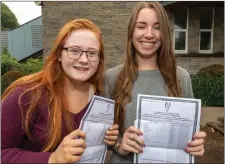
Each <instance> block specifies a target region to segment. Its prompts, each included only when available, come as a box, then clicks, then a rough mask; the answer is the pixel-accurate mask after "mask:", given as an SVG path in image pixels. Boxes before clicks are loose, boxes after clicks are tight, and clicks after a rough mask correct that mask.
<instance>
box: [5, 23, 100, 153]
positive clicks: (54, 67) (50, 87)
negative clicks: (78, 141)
mask: <svg viewBox="0 0 225 164" xmlns="http://www.w3.org/2000/svg"><path fill="white" fill-rule="evenodd" d="M79 29H87V30H90V31H91V32H93V33H94V34H95V35H96V37H97V38H98V41H99V47H100V50H99V54H100V55H99V56H100V62H99V65H98V69H97V71H96V72H95V74H94V75H93V76H92V77H91V78H90V79H89V81H90V82H91V83H92V84H93V86H94V88H95V92H97V93H98V94H99V95H103V87H102V86H103V76H104V54H103V51H104V48H103V41H102V35H101V32H100V29H99V28H98V27H97V26H96V25H95V24H94V23H93V22H91V21H89V20H87V19H75V20H72V21H70V22H68V23H67V24H66V25H65V26H64V27H63V28H62V29H61V30H60V32H59V34H58V36H57V38H56V40H55V42H54V45H53V47H52V49H51V52H50V54H49V56H48V57H47V59H46V62H45V64H44V66H43V68H42V70H41V71H40V72H38V73H35V74H31V75H27V76H24V77H22V78H20V79H18V80H16V81H15V82H14V83H12V84H11V85H10V86H9V87H8V88H7V89H6V91H5V92H4V93H3V95H2V101H4V99H5V98H6V97H7V96H8V95H9V94H10V93H11V92H13V91H14V90H15V89H16V88H17V87H18V86H25V87H23V88H25V89H24V91H23V93H22V94H21V95H20V97H19V99H18V103H19V104H20V108H21V111H22V112H21V113H22V117H23V128H24V130H25V132H26V134H27V135H28V137H29V138H30V139H32V138H31V133H30V128H29V127H30V124H31V121H32V119H31V118H32V116H33V114H34V112H36V111H37V104H38V102H39V101H40V98H41V96H42V95H43V94H44V93H46V92H47V94H48V99H49V103H48V104H47V105H48V114H49V115H48V119H49V121H48V125H47V129H48V131H46V133H47V139H46V143H45V146H44V148H43V151H53V150H54V149H55V148H57V145H58V144H59V143H60V141H61V138H62V136H61V133H62V121H65V125H66V128H67V130H68V132H71V131H73V130H74V125H73V121H72V116H71V114H70V112H69V111H68V108H67V107H68V104H67V100H66V96H65V93H64V90H63V87H64V86H63V84H64V83H63V81H64V77H65V73H64V71H63V69H62V66H61V64H60V62H59V60H58V58H59V57H60V56H61V51H62V48H63V45H64V42H65V40H66V38H67V37H68V36H69V35H70V33H71V32H72V31H74V30H79ZM28 86H29V87H28ZM43 88H44V91H43ZM26 93H29V94H30V95H32V97H30V102H29V105H28V109H25V111H26V112H25V113H24V112H23V110H24V109H22V107H21V105H22V102H21V100H22V99H21V98H22V96H24V95H25V94H26Z"/></svg>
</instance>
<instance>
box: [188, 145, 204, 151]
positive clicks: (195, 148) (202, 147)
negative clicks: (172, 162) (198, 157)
mask: <svg viewBox="0 0 225 164" xmlns="http://www.w3.org/2000/svg"><path fill="white" fill-rule="evenodd" d="M202 150H204V145H203V144H202V145H199V146H195V147H187V148H185V151H186V152H187V153H190V152H200V151H202Z"/></svg>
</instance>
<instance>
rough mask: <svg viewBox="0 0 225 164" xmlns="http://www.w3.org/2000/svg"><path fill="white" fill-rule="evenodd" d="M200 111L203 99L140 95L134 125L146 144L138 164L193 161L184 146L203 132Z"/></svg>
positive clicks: (138, 157) (139, 156) (137, 156)
mask: <svg viewBox="0 0 225 164" xmlns="http://www.w3.org/2000/svg"><path fill="white" fill-rule="evenodd" d="M200 114H201V100H199V99H187V98H174V97H165V96H150V95H142V94H139V95H138V104H137V115H136V120H135V123H134V124H135V126H136V127H137V128H139V129H141V130H142V131H143V133H144V135H143V136H142V137H143V138H144V141H145V145H146V147H145V148H144V151H143V153H141V154H139V155H134V163H193V162H194V158H193V156H191V155H189V154H187V153H186V152H185V151H184V148H185V147H186V145H187V143H188V142H190V141H191V140H192V136H193V135H194V134H195V132H197V131H199V121H200Z"/></svg>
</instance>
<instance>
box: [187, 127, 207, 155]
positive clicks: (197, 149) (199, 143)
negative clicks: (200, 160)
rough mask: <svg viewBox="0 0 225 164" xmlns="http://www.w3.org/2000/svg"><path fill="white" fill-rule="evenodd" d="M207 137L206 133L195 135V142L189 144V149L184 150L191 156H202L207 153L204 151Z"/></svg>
mask: <svg viewBox="0 0 225 164" xmlns="http://www.w3.org/2000/svg"><path fill="white" fill-rule="evenodd" d="M205 137H206V133H205V132H203V131H201V132H197V133H195V135H194V136H193V141H191V142H189V143H188V144H187V146H188V147H187V148H185V149H184V150H185V151H186V152H187V153H189V154H191V155H195V156H202V155H203V154H204V153H205V149H204V138H205Z"/></svg>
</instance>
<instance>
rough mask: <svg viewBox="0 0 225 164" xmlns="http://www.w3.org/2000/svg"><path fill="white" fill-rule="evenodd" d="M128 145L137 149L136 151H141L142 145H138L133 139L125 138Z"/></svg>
mask: <svg viewBox="0 0 225 164" xmlns="http://www.w3.org/2000/svg"><path fill="white" fill-rule="evenodd" d="M125 143H126V144H127V145H128V146H129V147H132V148H134V149H135V150H137V151H138V153H141V152H143V149H142V146H140V145H139V144H138V143H137V142H135V141H133V140H127V141H126V142H125Z"/></svg>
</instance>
